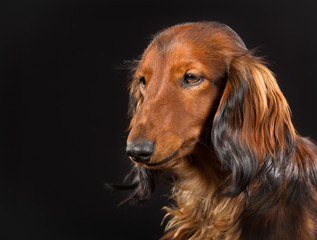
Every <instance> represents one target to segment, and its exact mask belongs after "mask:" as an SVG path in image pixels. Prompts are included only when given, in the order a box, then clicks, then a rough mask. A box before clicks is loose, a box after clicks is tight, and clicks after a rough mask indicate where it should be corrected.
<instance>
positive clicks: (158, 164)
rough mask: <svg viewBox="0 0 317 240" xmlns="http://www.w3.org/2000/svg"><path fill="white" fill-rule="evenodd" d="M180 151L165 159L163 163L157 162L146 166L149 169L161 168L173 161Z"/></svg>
mask: <svg viewBox="0 0 317 240" xmlns="http://www.w3.org/2000/svg"><path fill="white" fill-rule="evenodd" d="M177 153H178V150H176V151H175V152H173V153H172V154H171V155H169V156H168V157H167V158H165V159H163V160H162V161H159V162H155V163H145V165H146V166H148V167H158V166H161V165H163V164H165V163H168V162H169V161H171V160H173V159H174V157H175V156H176V155H177Z"/></svg>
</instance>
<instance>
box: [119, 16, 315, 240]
mask: <svg viewBox="0 0 317 240" xmlns="http://www.w3.org/2000/svg"><path fill="white" fill-rule="evenodd" d="M130 114H131V124H130V127H129V131H130V132H129V136H128V140H127V148H126V152H127V154H128V156H129V158H130V159H131V160H132V161H133V162H134V163H135V164H134V166H133V169H132V171H131V172H130V173H129V175H128V176H127V178H126V181H128V182H129V183H128V184H127V185H124V186H121V187H120V186H115V185H114V187H116V188H119V189H129V190H130V191H131V193H130V195H129V197H128V198H127V199H126V201H130V200H132V201H135V202H142V201H145V200H147V199H149V198H150V197H151V193H152V192H153V189H154V186H155V181H156V178H157V176H158V175H159V174H161V173H163V172H169V174H170V176H172V182H171V184H172V190H171V195H172V199H173V204H171V206H167V207H165V208H164V209H165V210H166V211H167V214H166V218H167V219H168V220H169V221H168V223H167V226H166V234H165V235H164V236H163V237H162V238H161V239H164V240H189V239H190V240H210V239H213V240H238V239H239V240H261V239H263V240H264V239H265V240H312V239H317V164H316V159H317V157H316V156H317V146H316V144H315V143H313V142H312V140H310V139H308V138H303V137H301V136H299V135H298V134H297V133H296V131H295V129H294V126H293V124H292V122H291V114H290V109H289V106H288V103H287V101H286V99H285V97H284V96H283V94H282V92H281V90H280V89H279V87H278V84H277V82H276V80H275V78H274V75H273V74H272V72H271V71H270V70H269V69H268V68H267V66H266V64H265V63H264V61H263V60H262V59H261V58H259V57H256V56H254V53H253V52H252V51H249V50H248V49H247V48H246V47H245V44H244V43H243V41H242V40H241V38H240V37H239V36H238V35H237V34H236V33H235V32H234V31H233V30H232V29H231V28H229V27H228V26H226V25H224V24H220V23H217V22H198V23H186V24H179V25H176V26H173V27H170V28H167V29H166V30H164V31H162V32H160V33H159V34H157V35H156V36H155V37H154V38H153V40H152V41H151V43H150V44H149V46H148V47H147V48H146V50H145V51H144V53H143V55H142V57H141V58H140V60H138V61H136V62H135V65H134V67H133V80H132V82H131V85H130Z"/></svg>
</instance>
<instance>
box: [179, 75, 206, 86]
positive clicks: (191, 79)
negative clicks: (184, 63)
mask: <svg viewBox="0 0 317 240" xmlns="http://www.w3.org/2000/svg"><path fill="white" fill-rule="evenodd" d="M201 80H202V77H201V76H198V75H196V74H193V73H186V74H185V76H184V80H183V85H186V84H191V85H193V84H194V85H195V84H198V83H199V82H200V81H201Z"/></svg>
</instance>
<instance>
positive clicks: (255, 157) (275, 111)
mask: <svg viewBox="0 0 317 240" xmlns="http://www.w3.org/2000/svg"><path fill="white" fill-rule="evenodd" d="M295 136H296V133H295V130H294V128H293V125H292V123H291V117H290V110H289V106H288V104H287V102H286V100H285V98H284V96H283V94H282V92H281V91H280V89H279V87H278V85H277V83H276V80H275V78H274V76H273V74H272V73H271V72H270V70H269V69H268V68H267V67H266V66H265V65H264V63H263V61H262V60H261V59H259V58H257V57H254V56H252V55H251V54H249V53H248V54H243V55H241V56H238V57H236V59H234V60H233V61H232V63H231V65H230V67H229V68H228V79H227V83H226V86H225V88H224V91H223V94H222V97H221V100H220V103H219V106H218V109H217V112H216V114H215V117H214V120H213V127H212V131H211V138H212V144H213V148H214V151H215V153H216V154H217V156H218V158H219V160H220V162H221V164H222V165H223V166H224V167H225V168H226V169H228V170H229V172H230V177H229V178H228V179H227V182H226V183H225V184H224V186H223V187H222V189H221V191H223V192H224V194H225V195H227V196H231V197H235V196H237V195H239V194H240V193H241V192H243V191H245V192H246V193H247V192H248V191H247V190H248V187H249V185H250V183H251V182H254V181H255V180H259V181H261V182H263V183H264V186H268V191H269V189H271V190H272V189H273V188H274V186H275V185H276V184H280V183H279V181H280V179H279V176H282V175H285V174H286V173H284V172H279V171H283V170H282V169H283V168H282V167H281V166H282V165H283V164H285V161H284V159H291V155H292V154H294V152H295V147H296V140H295Z"/></svg>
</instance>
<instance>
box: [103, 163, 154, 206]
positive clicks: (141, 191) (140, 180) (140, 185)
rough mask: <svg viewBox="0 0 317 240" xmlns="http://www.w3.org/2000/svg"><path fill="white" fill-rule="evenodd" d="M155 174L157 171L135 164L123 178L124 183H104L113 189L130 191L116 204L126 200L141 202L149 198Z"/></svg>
mask: <svg viewBox="0 0 317 240" xmlns="http://www.w3.org/2000/svg"><path fill="white" fill-rule="evenodd" d="M157 176H158V174H157V171H155V170H149V169H147V168H145V167H143V166H140V165H136V164H135V165H134V166H133V168H132V169H131V171H130V173H129V174H128V175H127V176H126V177H125V179H124V182H127V184H126V185H123V184H122V185H119V184H109V183H106V184H105V185H106V187H108V188H110V189H113V190H124V191H130V194H129V195H128V197H126V198H125V199H123V200H122V201H121V202H120V203H119V204H118V205H119V206H121V205H123V204H125V203H127V202H132V203H143V202H145V201H146V200H148V199H150V198H151V196H152V193H153V191H154V189H155V184H156V182H157V179H158V177H157Z"/></svg>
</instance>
